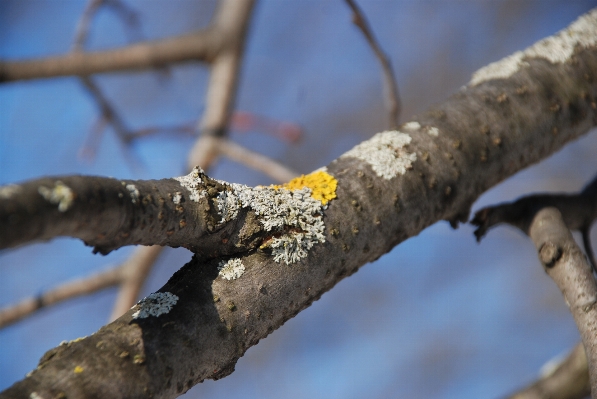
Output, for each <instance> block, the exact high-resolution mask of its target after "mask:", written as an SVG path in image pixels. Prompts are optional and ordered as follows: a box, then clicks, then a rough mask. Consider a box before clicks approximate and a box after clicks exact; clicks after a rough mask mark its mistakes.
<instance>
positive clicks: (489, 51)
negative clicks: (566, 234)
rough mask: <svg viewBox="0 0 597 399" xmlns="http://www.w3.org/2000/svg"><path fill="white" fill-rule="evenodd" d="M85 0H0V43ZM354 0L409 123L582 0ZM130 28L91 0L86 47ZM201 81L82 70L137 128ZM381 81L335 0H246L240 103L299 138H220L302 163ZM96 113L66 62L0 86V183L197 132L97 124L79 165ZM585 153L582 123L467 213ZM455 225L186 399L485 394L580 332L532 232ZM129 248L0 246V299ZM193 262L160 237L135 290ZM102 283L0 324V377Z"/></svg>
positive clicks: (349, 124) (183, 19) (28, 42)
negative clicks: (135, 133) (121, 129)
mask: <svg viewBox="0 0 597 399" xmlns="http://www.w3.org/2000/svg"><path fill="white" fill-rule="evenodd" d="M85 4H86V1H85V0H77V1H75V0H15V1H7V0H0V58H6V59H19V58H29V57H41V56H46V55H54V54H62V53H66V52H68V51H70V47H71V43H72V39H73V34H74V31H75V26H76V23H77V20H78V18H79V17H80V15H81V13H82V11H83V9H84V7H85ZM127 4H129V5H130V6H131V7H133V8H134V9H135V10H137V11H138V14H139V21H140V23H141V32H142V37H143V38H145V39H154V38H161V37H166V36H170V35H176V34H181V33H185V32H188V31H190V30H194V29H197V28H199V27H202V26H205V25H206V24H207V23H208V21H209V19H210V17H211V15H212V13H213V10H214V8H215V3H214V2H212V1H190V0H184V1H183V0H170V1H166V0H159V1H158V0H151V1H149V0H135V1H133V0H127ZM359 4H360V5H361V7H362V8H363V10H364V11H365V13H366V16H367V18H368V19H369V21H370V23H371V26H372V27H373V30H374V32H375V35H376V36H377V38H378V39H379V41H380V43H381V45H382V47H383V48H384V50H385V51H386V52H387V53H388V54H389V56H390V58H391V60H392V62H393V66H394V69H395V71H396V77H397V80H398V85H399V89H400V93H401V99H402V103H403V105H404V109H403V113H402V116H401V121H402V122H406V121H408V120H409V117H410V116H412V115H413V114H416V113H418V112H421V111H423V110H424V109H425V108H426V107H427V106H429V105H431V104H433V103H437V102H440V101H442V100H444V99H446V98H447V97H448V96H449V95H450V94H452V93H454V92H456V91H457V90H458V89H459V88H460V87H461V86H462V85H464V84H466V83H467V82H468V80H469V79H470V76H471V74H472V73H473V72H474V71H475V70H476V69H478V68H480V67H482V66H484V65H486V64H487V63H489V62H492V61H496V60H498V59H500V58H502V57H504V56H506V55H509V54H510V53H512V52H514V51H516V50H520V49H523V48H525V47H527V46H529V45H531V44H533V43H534V42H535V41H537V40H539V39H541V38H543V37H545V36H548V35H551V34H553V33H555V32H557V31H558V30H560V29H562V28H564V27H566V26H567V25H568V24H570V23H571V22H572V21H573V20H574V19H576V18H577V17H578V16H579V15H580V14H582V13H584V12H586V11H587V10H589V9H590V8H592V7H595V6H596V5H597V1H580V0H578V1H570V0H562V1H552V0H537V1H522V0H521V1H498V0H493V1H447V0H446V1H415V0H409V1H365V0H361V1H360V2H359ZM128 40H129V36H128V35H127V29H125V28H124V27H123V24H122V21H121V20H120V19H119V18H117V17H116V16H115V14H114V13H113V12H110V11H109V10H107V9H104V10H102V11H100V12H99V14H98V16H97V18H96V20H95V23H94V24H93V28H92V31H91V37H90V41H89V46H88V49H90V50H93V49H102V48H110V47H114V46H120V45H124V44H126V43H128ZM207 77H208V73H207V69H206V68H205V66H202V65H198V64H185V65H182V66H176V67H172V68H170V69H169V70H167V71H161V72H159V73H156V72H152V71H148V72H143V73H136V74H132V73H118V74H109V75H108V74H106V75H100V76H96V77H95V78H96V82H97V83H98V84H99V85H100V86H101V88H102V89H103V90H104V92H105V94H106V95H107V96H108V97H109V99H110V100H111V101H112V102H113V104H115V105H116V106H117V107H118V109H119V111H120V112H121V115H122V116H123V118H124V121H125V123H126V124H127V125H128V126H129V127H131V128H141V127H149V126H168V125H176V124H182V123H188V122H193V121H194V120H196V119H197V118H199V117H200V115H201V112H202V110H203V108H204V97H205V88H206V81H207ZM381 93H382V86H381V74H380V68H379V65H378V62H377V60H376V59H375V58H374V57H373V55H372V51H371V50H370V48H369V47H368V46H367V45H366V43H365V40H364V38H363V37H362V35H361V33H360V32H359V31H358V30H357V29H356V28H355V27H354V26H353V25H352V23H351V20H350V12H349V10H348V7H347V6H346V4H345V3H344V2H343V1H340V0H336V1H327V0H326V1H320V0H311V1H303V0H301V1H281V0H269V1H268V0H263V1H259V2H258V3H257V6H256V9H255V13H254V17H253V19H252V27H251V30H250V34H249V37H248V40H247V49H246V52H245V58H244V64H243V68H242V76H241V84H240V87H239V94H238V101H237V109H238V110H242V111H248V112H252V113H255V114H258V115H264V116H267V117H270V118H275V119H278V120H283V121H288V122H293V123H298V124H300V125H301V126H302V127H303V128H304V129H305V134H304V137H303V140H302V141H301V142H299V143H297V144H289V143H286V142H283V141H281V140H278V139H276V138H274V137H272V136H271V135H267V134H264V133H263V132H260V131H252V132H245V133H239V132H234V131H233V132H231V137H232V138H233V139H234V140H236V141H237V142H239V143H241V144H243V145H245V146H247V147H249V148H251V149H253V150H255V151H259V152H262V153H265V154H268V155H269V156H271V157H273V158H275V159H278V160H281V161H283V162H285V163H286V164H287V165H288V166H290V167H291V168H294V169H295V170H297V171H298V172H301V173H308V172H310V171H312V170H314V169H316V168H318V167H320V166H323V165H325V164H327V163H329V162H330V161H331V160H333V159H334V158H336V157H338V156H339V155H341V154H342V153H343V152H345V151H347V150H348V149H350V148H351V147H352V146H354V145H355V144H357V143H359V142H360V141H362V140H364V139H366V138H368V137H370V136H372V135H373V134H374V133H376V132H378V131H381V130H384V128H385V123H386V116H385V111H384V105H383V97H382V94H381ZM97 116H98V109H97V107H96V105H95V103H94V101H93V100H92V98H91V97H90V96H89V94H88V93H87V92H86V91H85V90H84V88H83V87H82V85H81V84H80V82H79V81H78V80H77V79H76V78H73V77H67V78H57V79H50V80H36V81H29V82H17V83H8V84H2V85H0V184H7V183H14V182H19V181H22V180H24V179H31V178H35V177H39V176H43V175H61V174H73V173H80V174H89V175H105V176H114V177H117V178H128V179H139V178H143V179H148V178H153V179H158V178H164V177H172V176H179V175H182V174H184V170H185V162H186V156H187V151H188V149H189V147H190V146H191V145H192V143H193V140H194V139H193V138H191V137H179V136H175V135H171V134H161V135H156V136H152V137H148V138H145V139H143V140H140V141H138V142H135V143H134V144H133V145H132V146H131V147H130V148H129V149H128V150H126V151H123V149H122V145H121V144H120V143H119V141H118V140H117V139H116V137H115V135H114V133H113V131H112V130H111V129H108V131H106V132H105V134H104V135H103V137H102V140H101V142H100V144H99V146H98V147H97V154H96V157H95V159H94V160H89V159H86V160H81V159H80V158H79V157H78V155H77V154H78V152H79V151H80V149H81V148H82V147H83V146H84V144H85V142H86V140H87V138H88V135H89V132H90V129H91V127H92V125H93V123H94V121H95V120H96V119H97ZM596 153H597V137H596V135H595V132H594V131H593V132H592V133H591V134H589V135H587V136H585V137H584V138H581V139H580V140H578V141H576V142H574V143H572V144H569V145H568V146H567V147H565V148H564V149H563V150H561V151H560V152H558V153H557V154H556V155H554V156H552V157H551V158H549V159H548V160H546V161H544V162H542V163H541V164H539V165H536V166H534V167H532V168H529V169H527V170H526V171H523V172H521V173H519V174H517V175H516V176H515V177H514V178H511V179H509V180H507V181H505V182H503V183H502V184H501V185H499V186H497V187H495V188H494V189H492V190H491V191H489V192H488V193H486V194H485V195H484V196H483V197H481V199H480V200H479V201H478V202H477V204H475V206H474V210H476V209H479V208H480V207H482V206H485V205H488V204H494V203H496V202H502V201H510V200H513V199H515V198H517V197H519V196H521V195H524V194H528V193H531V192H537V191H577V190H579V189H580V188H581V187H582V186H583V185H584V184H585V183H586V182H588V181H589V180H590V179H591V178H592V177H593V175H594V174H595V173H596V171H597V156H596V155H595V154H596ZM125 157H129V158H131V157H132V158H133V159H134V161H133V162H130V161H127V160H126V159H125ZM132 164H134V165H136V166H131V165H132ZM211 175H212V176H214V177H216V178H219V179H224V180H228V181H232V182H239V183H245V184H249V185H256V184H269V183H271V182H272V181H271V180H270V179H269V178H267V177H265V176H263V175H261V174H259V173H257V172H253V171H248V170H247V169H245V168H244V167H242V166H239V165H237V164H235V163H233V162H230V161H226V160H224V161H221V162H219V163H218V164H217V165H216V167H215V168H214V169H213V170H212V171H211ZM0 228H2V226H0ZM472 231H473V229H472V227H470V226H468V225H465V226H462V227H460V228H459V229H458V230H452V229H450V227H449V226H448V224H447V223H446V222H440V223H438V224H436V225H434V226H432V227H430V228H428V229H427V230H425V231H423V232H422V233H421V234H420V235H419V236H417V237H414V238H411V239H409V240H407V241H406V242H404V243H403V244H401V245H399V246H398V247H396V248H395V249H394V250H393V251H392V252H391V253H389V254H387V255H385V256H383V257H382V258H380V259H379V260H378V261H377V262H375V263H373V264H369V265H366V266H364V267H363V268H362V269H361V270H360V271H359V272H358V273H356V274H355V275H353V276H351V277H350V278H347V279H345V280H343V281H342V282H340V283H339V284H338V285H337V286H336V287H335V288H334V289H333V290H332V291H330V292H329V293H326V294H325V295H323V297H322V298H321V299H320V300H319V301H317V302H315V303H314V304H313V305H312V306H311V307H310V308H308V309H307V310H305V311H303V312H302V313H300V314H299V315H298V316H296V317H295V318H294V319H292V320H290V321H288V322H287V323H286V324H285V325H284V326H283V327H281V328H280V329H279V330H277V331H276V332H274V333H273V334H272V335H270V336H269V337H267V338H266V339H264V340H262V341H261V342H260V343H259V345H257V346H256V347H253V348H251V349H249V350H248V352H247V353H246V354H245V356H244V357H243V358H241V359H240V360H239V362H238V364H237V366H236V371H235V372H234V373H233V374H232V375H231V376H229V377H227V378H225V379H223V380H220V381H216V382H214V381H206V382H205V383H203V384H199V385H198V386H196V387H195V388H193V389H192V390H191V391H189V392H188V393H187V394H186V396H185V397H187V398H199V397H201V398H247V399H250V398H343V399H344V398H399V397H402V398H495V397H500V396H503V395H505V394H507V393H509V392H511V391H513V390H515V389H516V388H518V387H520V386H522V385H524V384H526V383H528V382H530V381H532V380H533V379H534V378H535V377H536V375H537V373H538V371H539V369H540V367H541V366H542V365H543V364H544V363H545V362H546V361H548V360H549V359H551V358H553V357H554V356H557V355H559V354H562V353H565V352H566V351H567V350H569V349H570V348H571V347H572V346H573V345H574V344H575V343H576V342H577V341H578V333H577V330H576V327H575V325H574V322H573V320H572V317H571V316H570V315H569V313H568V310H567V308H566V306H565V304H564V301H563V300H562V298H561V295H560V293H559V291H558V289H557V288H556V286H555V284H553V282H552V281H551V280H550V279H549V278H548V277H547V276H546V275H545V274H544V272H543V271H542V269H541V266H540V264H539V262H538V260H537V257H536V254H535V250H534V247H533V244H532V243H531V241H530V240H529V239H527V238H526V237H524V236H523V235H522V233H520V232H518V231H515V230H514V229H511V228H506V227H502V228H498V229H495V230H492V231H491V232H490V233H489V235H488V237H487V238H486V239H485V240H484V241H483V242H482V243H481V244H480V245H478V244H477V243H476V242H475V239H474V236H473V234H472ZM593 235H597V229H595V228H594V229H593ZM595 241H596V240H595V238H594V239H593V242H594V243H595ZM594 246H597V245H595V244H594ZM130 253H131V248H123V249H120V250H118V251H115V252H113V253H112V254H110V255H109V256H105V257H102V256H100V255H92V254H91V248H88V247H85V246H84V245H83V244H82V243H81V242H80V241H77V240H73V239H56V240H53V241H52V242H51V243H41V244H33V245H29V246H26V247H22V248H17V249H11V250H4V251H1V252H0V306H6V305H8V304H10V303H13V302H15V301H18V300H20V299H23V298H25V297H28V296H30V295H34V294H37V293H41V292H43V291H44V290H47V289H50V288H52V287H54V286H56V285H57V284H59V283H61V282H63V281H66V280H69V279H74V278H77V277H83V276H87V275H89V274H90V273H93V272H96V271H99V270H101V269H104V268H107V267H109V266H113V265H116V264H118V263H119V262H121V261H123V260H124V259H126V257H127V256H128V255H129V254H130ZM190 257H191V254H190V252H189V251H187V250H184V249H177V250H174V249H167V250H166V251H165V252H164V253H163V254H162V256H161V258H160V260H159V262H158V264H157V267H156V268H155V270H154V271H153V273H152V274H151V276H150V278H149V281H148V282H147V284H146V286H145V289H144V295H147V294H149V293H151V292H153V291H155V290H157V289H158V288H159V287H161V286H162V285H163V284H164V283H165V282H166V281H167V279H168V278H169V277H170V276H171V275H172V274H173V273H174V272H175V271H176V270H177V269H178V268H180V267H181V266H182V265H183V264H184V263H185V262H186V261H188V260H189V259H190ZM115 295H116V289H110V290H105V291H102V292H99V293H97V294H94V295H91V296H88V297H84V298H82V299H77V300H73V301H68V302H65V303H62V304H60V305H58V306H54V307H51V308H49V309H45V310H43V311H41V312H39V313H38V314H36V315H35V316H33V317H31V318H28V319H26V320H25V321H21V322H18V323H16V324H13V325H12V326H9V327H7V328H5V329H3V330H0V389H4V388H6V387H8V386H9V385H11V384H12V383H14V382H15V381H17V380H19V379H21V378H23V377H24V375H25V373H27V372H28V371H30V370H31V369H33V368H35V366H36V365H37V362H38V360H39V358H40V357H41V356H42V355H43V353H44V352H45V351H46V350H48V349H50V348H52V347H54V346H56V345H58V344H59V343H60V342H61V341H62V340H71V339H75V338H77V337H80V336H85V335H89V334H91V333H93V332H94V331H96V330H97V329H98V328H100V327H101V326H102V325H103V324H105V323H106V321H107V318H108V316H109V314H110V311H111V307H112V304H113V302H114V299H115Z"/></svg>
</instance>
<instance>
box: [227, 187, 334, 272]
mask: <svg viewBox="0 0 597 399" xmlns="http://www.w3.org/2000/svg"><path fill="white" fill-rule="evenodd" d="M221 183H222V184H224V185H226V186H227V188H228V190H226V191H222V192H220V193H219V194H218V196H217V198H216V203H217V207H218V212H219V214H220V216H221V218H222V219H221V220H220V223H224V222H227V221H229V220H232V219H234V218H235V217H236V216H237V214H238V212H239V210H240V209H242V208H249V209H252V210H253V211H254V212H255V214H256V215H257V216H258V218H259V221H260V223H261V225H262V226H263V228H264V230H265V231H270V232H272V233H273V234H272V236H273V238H272V239H271V240H270V241H269V243H268V247H269V248H270V249H271V250H272V255H273V257H274V261H276V262H282V261H283V262H285V263H286V264H291V263H295V262H298V261H299V260H301V259H303V258H305V257H306V256H307V254H308V251H309V250H310V249H311V248H312V247H313V245H315V244H318V243H323V242H325V236H324V235H323V233H324V231H325V225H324V223H323V219H322V215H323V209H324V207H323V204H322V203H321V201H319V200H316V199H314V198H312V197H311V189H310V188H307V187H305V188H303V189H300V190H287V189H285V188H275V187H264V186H257V187H248V186H245V185H243V184H235V183H232V184H230V183H226V182H221ZM274 234H275V235H274Z"/></svg>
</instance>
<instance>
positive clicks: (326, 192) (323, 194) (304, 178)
mask: <svg viewBox="0 0 597 399" xmlns="http://www.w3.org/2000/svg"><path fill="white" fill-rule="evenodd" d="M274 187H275V188H285V189H287V190H300V189H302V188H305V187H308V188H310V189H311V197H313V198H315V199H316V200H318V201H321V203H322V204H323V205H325V204H327V203H328V202H329V201H331V200H333V199H334V198H336V187H338V181H337V180H336V179H334V176H332V175H330V174H328V173H326V172H323V171H319V172H313V173H310V174H308V175H301V176H299V177H295V178H294V179H292V180H290V181H289V182H288V183H284V184H283V185H281V186H274Z"/></svg>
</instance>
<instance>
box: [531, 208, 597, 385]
mask: <svg viewBox="0 0 597 399" xmlns="http://www.w3.org/2000/svg"><path fill="white" fill-rule="evenodd" d="M528 233H529V236H530V237H531V239H532V240H533V242H534V243H535V246H536V247H537V250H538V252H539V259H540V260H541V263H542V264H543V266H544V267H545V269H546V271H547V274H548V275H549V276H550V277H551V278H552V279H553V280H554V282H555V283H556V284H557V285H558V288H560V290H561V291H562V294H563V295H564V297H565V299H566V303H567V304H568V306H569V308H570V311H571V312H572V315H573V316H574V320H575V321H576V326H577V327H578V330H579V331H580V336H581V338H582V342H583V345H584V348H585V352H586V354H587V361H588V365H589V376H590V381H591V392H593V395H597V369H596V367H597V336H596V335H595V334H594V333H593V328H594V327H593V326H594V324H595V319H596V317H597V306H595V305H597V282H596V281H595V278H594V277H593V272H592V269H591V267H590V266H589V264H588V263H587V261H586V260H585V257H584V256H583V254H582V252H581V251H580V249H579V248H578V246H577V245H576V242H575V241H574V239H573V238H572V234H571V233H570V230H568V228H567V227H566V225H565V224H564V220H563V218H562V214H561V213H560V211H558V210H557V209H556V208H553V207H549V208H544V209H542V210H540V211H539V212H538V213H537V214H536V216H535V218H534V219H533V222H532V223H531V226H530V229H529V232H528ZM593 397H595V396H593Z"/></svg>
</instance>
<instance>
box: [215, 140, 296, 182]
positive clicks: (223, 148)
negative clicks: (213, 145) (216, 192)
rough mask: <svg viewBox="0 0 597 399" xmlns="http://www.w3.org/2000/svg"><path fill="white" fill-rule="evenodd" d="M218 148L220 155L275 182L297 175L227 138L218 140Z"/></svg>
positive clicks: (285, 180)
mask: <svg viewBox="0 0 597 399" xmlns="http://www.w3.org/2000/svg"><path fill="white" fill-rule="evenodd" d="M218 149H219V151H220V153H221V154H222V155H225V156H227V157H228V158H230V159H231V160H233V161H236V162H238V163H241V164H243V165H245V166H247V167H249V168H251V169H254V170H258V171H260V172H262V173H263V174H265V175H266V176H269V177H271V178H272V179H274V180H276V181H277V182H287V181H289V180H291V179H293V178H295V177H296V176H298V175H299V174H298V173H296V172H294V171H292V170H290V169H289V168H287V167H286V166H284V165H282V164H281V163H279V162H276V161H274V160H273V159H271V158H269V157H267V156H265V155H262V154H259V153H256V152H254V151H251V150H249V149H248V148H245V147H243V146H241V145H239V144H236V143H235V142H233V141H230V140H227V139H220V140H219V143H218Z"/></svg>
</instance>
